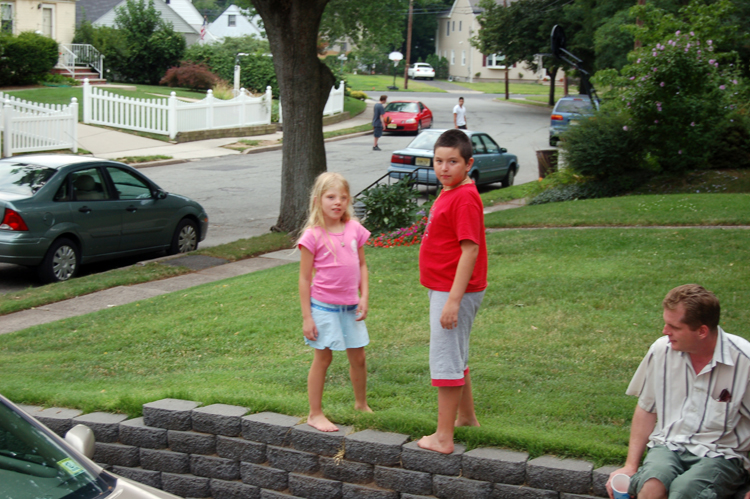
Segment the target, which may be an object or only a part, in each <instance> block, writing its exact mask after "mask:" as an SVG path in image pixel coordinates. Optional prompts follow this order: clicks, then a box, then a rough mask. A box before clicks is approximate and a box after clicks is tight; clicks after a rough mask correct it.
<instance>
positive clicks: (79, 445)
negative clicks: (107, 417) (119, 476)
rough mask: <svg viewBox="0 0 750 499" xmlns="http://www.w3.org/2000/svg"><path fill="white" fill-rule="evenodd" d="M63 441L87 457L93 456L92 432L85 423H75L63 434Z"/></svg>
mask: <svg viewBox="0 0 750 499" xmlns="http://www.w3.org/2000/svg"><path fill="white" fill-rule="evenodd" d="M65 441H66V442H68V443H69V444H70V445H71V447H73V448H74V449H75V450H77V451H78V452H80V453H81V454H83V455H84V456H86V457H87V458H89V459H92V458H93V457H94V447H95V443H96V442H95V439H94V432H93V431H91V428H89V427H88V426H86V425H82V424H79V425H75V426H74V427H73V428H71V429H70V430H69V431H68V433H66V434H65Z"/></svg>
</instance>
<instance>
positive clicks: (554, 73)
mask: <svg viewBox="0 0 750 499" xmlns="http://www.w3.org/2000/svg"><path fill="white" fill-rule="evenodd" d="M555 78H557V66H552V67H551V68H549V102H547V104H549V105H550V106H554V105H555Z"/></svg>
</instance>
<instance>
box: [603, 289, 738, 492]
mask: <svg viewBox="0 0 750 499" xmlns="http://www.w3.org/2000/svg"><path fill="white" fill-rule="evenodd" d="M662 305H663V306H664V330H663V331H662V332H663V333H664V336H662V337H661V338H659V339H658V340H656V341H655V342H654V344H653V345H651V348H650V349H649V351H648V354H647V355H646V357H645V358H644V359H643V361H642V362H641V365H640V366H639V367H638V370H637V371H636V373H635V375H634V376H633V379H632V380H631V382H630V385H629V386H628V389H627V391H626V393H627V394H628V395H635V396H637V397H638V404H637V405H636V408H635V413H634V414H633V421H632V423H631V428H630V444H629V446H628V457H627V460H626V462H625V466H624V467H622V468H620V469H618V470H616V471H614V472H613V473H612V474H611V475H610V479H609V481H608V482H607V491H608V492H609V495H610V497H612V488H611V486H610V482H611V480H612V477H613V476H614V475H616V474H618V473H625V474H626V475H629V476H631V480H630V490H629V493H630V495H631V496H634V497H635V496H637V497H638V498H639V499H652V498H667V497H669V498H670V499H673V498H700V499H702V498H718V499H720V498H723V497H731V495H732V494H734V493H735V491H736V490H737V489H738V488H739V487H740V486H741V485H742V484H743V483H745V480H746V479H747V472H746V471H745V470H746V468H750V461H749V460H748V449H750V389H748V383H750V342H748V341H747V340H745V339H743V338H740V337H739V336H735V335H732V334H728V333H726V332H724V331H723V330H722V329H721V327H719V315H720V312H721V308H720V306H719V300H718V299H717V298H716V296H715V295H714V294H713V293H711V292H710V291H708V290H706V289H705V288H703V287H701V286H698V285H697V284H686V285H684V286H679V287H677V288H674V289H673V290H671V291H670V292H669V293H667V296H666V298H664V301H663V303H662ZM647 447H648V454H647V455H646V458H645V459H644V461H643V465H642V466H640V467H639V464H640V461H641V457H642V456H643V452H644V451H645V450H646V448H647ZM748 496H750V494H748ZM746 499H748V498H747V496H746Z"/></svg>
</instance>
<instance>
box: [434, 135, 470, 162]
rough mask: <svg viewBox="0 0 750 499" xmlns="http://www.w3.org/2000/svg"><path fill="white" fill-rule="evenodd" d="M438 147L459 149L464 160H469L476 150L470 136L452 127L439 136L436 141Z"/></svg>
mask: <svg viewBox="0 0 750 499" xmlns="http://www.w3.org/2000/svg"><path fill="white" fill-rule="evenodd" d="M438 147H450V148H453V149H458V153H459V154H460V155H461V157H462V158H464V161H467V162H468V161H469V159H471V156H472V154H473V152H474V148H473V147H472V146H471V139H469V136H468V135H466V134H465V133H464V132H462V131H461V130H458V129H457V128H451V129H450V130H446V131H445V132H443V134H442V135H441V136H440V137H438V139H437V142H435V149H437V148H438Z"/></svg>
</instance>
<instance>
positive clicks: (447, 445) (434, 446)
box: [417, 433, 454, 454]
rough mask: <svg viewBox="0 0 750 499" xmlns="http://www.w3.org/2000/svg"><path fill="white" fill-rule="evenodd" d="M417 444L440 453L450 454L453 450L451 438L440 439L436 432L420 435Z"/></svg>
mask: <svg viewBox="0 0 750 499" xmlns="http://www.w3.org/2000/svg"><path fill="white" fill-rule="evenodd" d="M417 445H418V446H420V447H421V448H423V449H427V450H433V451H435V452H440V453H441V454H451V453H452V452H453V449H454V446H453V439H450V440H445V441H442V440H440V439H439V438H438V436H437V433H433V434H432V435H427V436H426V437H422V438H420V439H419V442H417Z"/></svg>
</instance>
